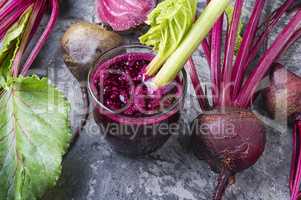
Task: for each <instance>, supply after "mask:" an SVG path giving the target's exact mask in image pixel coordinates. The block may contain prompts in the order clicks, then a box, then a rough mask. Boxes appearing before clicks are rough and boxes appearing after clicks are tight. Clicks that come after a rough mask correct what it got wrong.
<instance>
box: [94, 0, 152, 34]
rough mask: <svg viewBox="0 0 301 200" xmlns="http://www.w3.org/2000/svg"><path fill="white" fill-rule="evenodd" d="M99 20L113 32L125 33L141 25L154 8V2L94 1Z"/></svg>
mask: <svg viewBox="0 0 301 200" xmlns="http://www.w3.org/2000/svg"><path fill="white" fill-rule="evenodd" d="M96 4H97V13H98V17H100V19H101V20H102V21H103V22H105V23H107V24H109V25H110V26H111V27H112V28H113V29H114V30H115V31H126V30H129V29H131V28H134V27H136V26H138V25H140V24H142V23H143V22H144V21H145V20H146V18H147V15H148V13H149V12H150V11H151V10H152V9H154V8H155V6H156V0H96Z"/></svg>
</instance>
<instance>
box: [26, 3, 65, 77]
mask: <svg viewBox="0 0 301 200" xmlns="http://www.w3.org/2000/svg"><path fill="white" fill-rule="evenodd" d="M51 7H52V10H51V16H50V19H49V22H48V24H47V26H46V28H45V30H44V32H43V34H42V36H41V37H40V39H39V41H38V42H37V44H36V46H35V47H34V49H33V50H32V52H31V54H30V56H29V57H28V59H27V61H26V63H25V64H24V68H23V70H22V72H21V75H23V76H25V75H26V74H27V73H28V70H29V68H30V67H31V65H32V63H33V61H34V60H35V59H36V57H37V55H38V54H39V52H40V51H41V49H42V47H43V46H44V44H45V43H46V41H47V39H48V37H49V35H50V33H51V31H52V29H53V28H54V25H55V23H56V20H57V17H58V13H59V3H58V0H51Z"/></svg>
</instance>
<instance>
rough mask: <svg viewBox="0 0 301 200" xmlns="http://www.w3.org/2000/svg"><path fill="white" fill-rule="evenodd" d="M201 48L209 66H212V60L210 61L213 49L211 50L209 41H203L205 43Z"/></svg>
mask: <svg viewBox="0 0 301 200" xmlns="http://www.w3.org/2000/svg"><path fill="white" fill-rule="evenodd" d="M201 46H202V48H203V51H204V54H205V58H206V59H207V62H208V65H210V64H211V59H210V52H211V49H210V46H209V43H208V41H207V39H205V40H203V42H202V43H201Z"/></svg>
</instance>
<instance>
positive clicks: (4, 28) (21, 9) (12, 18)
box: [0, 3, 31, 38]
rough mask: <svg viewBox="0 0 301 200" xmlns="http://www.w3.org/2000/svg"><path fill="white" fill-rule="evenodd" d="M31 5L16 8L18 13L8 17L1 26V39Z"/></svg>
mask: <svg viewBox="0 0 301 200" xmlns="http://www.w3.org/2000/svg"><path fill="white" fill-rule="evenodd" d="M30 5H31V4H30V3H24V4H22V5H20V6H18V7H17V8H16V11H15V12H14V13H13V14H12V15H10V16H8V17H7V18H6V19H5V20H3V22H2V21H1V24H0V38H3V36H4V35H5V33H6V32H7V30H8V29H9V28H10V27H11V26H12V25H13V24H14V23H15V22H16V21H17V20H18V19H19V18H20V16H21V15H22V14H23V13H24V11H25V10H26V9H27V8H28V7H29V6H30Z"/></svg>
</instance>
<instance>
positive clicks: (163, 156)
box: [34, 0, 301, 200]
mask: <svg viewBox="0 0 301 200" xmlns="http://www.w3.org/2000/svg"><path fill="white" fill-rule="evenodd" d="M247 2H248V4H250V5H252V3H253V1H247ZM277 2H281V0H277V1H275V0H270V3H269V6H268V7H267V9H266V10H267V11H269V10H271V7H275V6H276V3H277ZM250 5H249V6H250ZM249 6H247V7H246V8H245V10H244V11H245V13H246V14H247V13H248V12H249V11H250V8H249ZM79 19H80V20H86V21H90V22H95V21H96V19H95V11H94V0H86V1H82V0H64V1H63V6H62V9H61V16H60V20H59V22H58V24H57V26H56V29H55V30H54V33H53V34H52V36H51V38H50V40H49V42H48V43H47V45H46V47H45V48H44V50H43V52H42V53H41V55H40V56H39V59H38V60H37V62H36V63H35V69H34V71H35V72H36V73H40V74H43V75H48V76H49V77H50V78H51V80H52V82H53V83H55V84H56V85H58V86H59V87H60V88H61V89H62V90H63V91H64V92H65V94H66V96H67V97H68V98H69V99H70V100H72V107H73V113H72V121H73V126H74V127H78V125H79V121H80V119H81V117H82V116H81V112H82V101H81V98H80V93H79V84H78V82H77V81H76V80H75V79H74V78H73V77H72V75H71V74H70V72H69V71H68V69H67V68H66V66H65V65H64V63H63V61H62V56H61V50H60V46H59V39H60V38H61V36H62V34H63V33H64V31H65V30H66V28H67V27H68V26H69V25H70V24H71V23H73V22H74V21H76V20H79ZM284 23H285V22H284ZM134 37H135V36H133V35H132V36H129V38H131V39H132V38H134ZM300 45H301V44H300ZM300 45H295V47H294V48H293V49H291V50H290V52H289V53H288V54H287V55H286V56H285V57H284V58H283V62H284V63H286V64H287V65H288V66H289V67H290V68H291V69H294V70H296V69H297V67H298V63H300V61H299V60H300V56H298V55H300V53H301V52H300V51H301V46H300ZM299 52H300V53H299ZM200 55H201V54H200V53H197V54H196V55H195V57H194V59H195V61H196V63H197V64H198V65H199V66H203V67H202V68H201V70H200V75H201V77H202V79H206V75H207V74H208V72H207V70H206V61H205V60H204V59H203V58H202V56H200ZM195 104H196V100H195V98H194V92H193V89H192V88H191V86H190V87H189V92H188V97H187V100H186V105H185V110H184V111H183V119H185V120H187V122H190V121H191V120H192V119H193V118H195V117H196V116H197V115H198V113H200V111H199V110H198V109H191V108H192V106H194V105H195ZM260 117H261V118H262V119H263V120H264V122H266V124H267V129H268V132H267V145H266V150H265V152H264V155H263V156H262V157H261V159H260V160H259V161H258V162H257V163H256V165H255V166H253V167H252V168H250V169H248V170H246V171H245V172H243V173H241V174H238V175H237V180H236V184H235V185H233V186H230V187H229V188H228V190H227V192H226V196H225V199H226V200H236V199H237V200H283V199H289V190H288V185H287V180H288V174H289V164H290V154H291V137H290V133H289V130H286V128H285V127H284V126H281V125H279V124H276V123H274V122H273V121H271V120H269V119H268V118H265V117H262V116H260ZM271 126H272V127H274V128H273V129H272V128H269V127H271ZM181 141H182V143H183V140H181ZM215 180H216V174H214V173H212V172H211V171H210V169H209V168H208V166H207V164H206V163H204V162H202V161H199V160H197V159H196V158H195V156H194V155H193V154H192V153H191V152H190V150H189V148H186V147H183V146H181V145H180V143H179V139H178V137H176V136H173V137H172V138H171V139H170V140H169V141H168V142H167V144H166V145H164V147H163V148H162V149H160V150H159V151H158V152H156V153H153V154H152V155H149V156H147V157H144V158H140V159H129V158H126V157H123V156H121V155H118V154H116V153H114V152H112V150H111V149H110V147H109V146H108V144H107V143H106V142H105V140H104V138H102V137H101V134H100V133H99V129H98V127H97V126H96V124H95V122H94V120H93V119H92V118H91V119H90V120H89V123H88V125H87V126H86V128H85V130H84V131H83V132H82V133H81V136H80V138H79V139H78V141H77V142H76V144H75V145H74V146H73V148H72V149H71V151H70V152H69V153H68V155H67V156H66V158H65V161H64V163H63V174H62V177H61V179H60V181H59V184H58V186H57V187H56V188H55V189H54V190H52V191H49V193H48V194H47V195H46V197H45V199H49V200H142V199H143V200H207V199H210V197H211V194H212V191H213V189H214V183H215Z"/></svg>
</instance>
